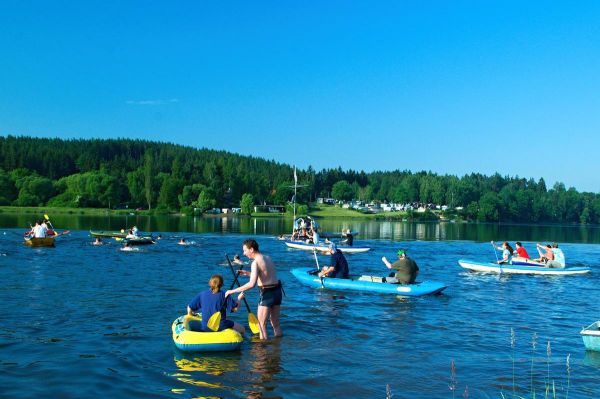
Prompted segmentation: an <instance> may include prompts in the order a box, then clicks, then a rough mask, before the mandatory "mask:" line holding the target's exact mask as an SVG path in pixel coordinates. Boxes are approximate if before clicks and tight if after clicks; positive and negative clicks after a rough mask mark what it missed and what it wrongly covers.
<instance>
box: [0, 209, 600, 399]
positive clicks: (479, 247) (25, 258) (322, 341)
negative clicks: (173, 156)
mask: <svg viewBox="0 0 600 399" xmlns="http://www.w3.org/2000/svg"><path fill="white" fill-rule="evenodd" d="M4 220H5V223H8V222H6V219H4ZM57 220H58V219H57ZM0 221H1V219H0ZM128 222H129V223H128V224H131V223H130V221H128ZM248 222H249V223H250V225H249V227H248V226H242V223H240V224H239V225H238V227H237V228H235V227H234V228H231V227H230V226H228V223H232V222H230V221H225V222H224V221H223V220H220V219H210V220H209V222H208V223H209V224H211V225H213V224H218V225H219V226H221V227H220V228H218V229H217V228H216V227H215V228H214V229H215V230H217V231H211V232H195V229H189V230H191V232H177V233H173V232H168V231H173V230H178V229H172V230H167V229H162V230H160V231H163V236H164V237H165V238H164V239H163V240H161V241H160V242H159V243H158V244H156V245H154V246H151V247H147V248H142V249H141V250H140V251H139V252H130V253H127V252H122V251H119V248H120V246H119V244H118V243H117V242H115V241H107V244H106V245H104V246H101V247H94V246H92V245H90V242H91V241H92V239H91V238H90V237H89V234H88V232H87V231H84V229H85V230H87V229H88V228H90V227H93V228H115V229H116V228H120V227H122V225H123V222H122V221H120V223H121V225H118V224H115V225H110V226H108V225H101V223H100V222H98V224H97V225H93V223H91V222H90V224H88V225H87V226H85V227H83V226H79V228H81V230H79V229H78V228H77V226H76V225H75V223H73V224H72V225H71V224H69V223H68V220H66V221H65V222H64V223H61V224H59V222H57V221H55V224H57V225H60V226H67V228H70V229H71V230H72V233H71V234H69V235H66V236H64V237H60V238H58V239H57V245H56V248H42V249H32V248H26V247H24V246H23V245H22V243H21V241H22V238H21V234H22V231H23V229H22V228H19V229H15V228H0V303H1V304H2V308H1V310H0V397H2V398H32V397H61V398H81V397H93V396H94V397H96V396H101V397H116V398H133V397H149V398H152V397H157V398H197V397H225V398H317V397H319V398H325V397H331V398H333V397H336V398H346V397H356V398H372V397H385V394H386V385H389V388H390V389H391V392H392V393H393V395H394V398H452V397H453V396H456V397H463V392H464V390H465V387H466V386H468V392H469V397H472V398H499V397H500V394H501V392H504V393H505V395H507V397H512V390H513V371H512V370H513V360H512V359H513V358H514V368H515V374H514V376H515V386H516V390H517V393H518V394H520V395H526V396H528V397H529V396H530V392H531V370H532V360H533V384H534V386H535V389H536V393H537V395H538V397H540V393H541V392H542V390H543V388H544V379H545V378H547V375H548V367H549V373H550V379H551V380H554V381H555V384H556V387H557V397H561V398H562V397H565V395H566V389H567V384H568V383H569V384H570V389H569V392H568V394H569V397H570V398H597V397H600V355H599V354H595V353H586V351H585V350H584V347H583V343H582V341H581V338H580V336H579V330H580V329H581V327H582V326H584V325H587V324H589V323H591V322H592V321H594V320H596V319H597V318H598V317H600V305H599V304H598V301H597V299H596V297H597V294H598V285H599V284H598V283H599V281H598V280H599V275H600V246H599V245H597V244H589V243H588V244H585V243H582V242H587V240H589V239H590V237H592V241H595V238H594V237H595V235H596V234H597V232H596V231H594V230H593V229H592V230H591V231H588V232H586V233H585V234H583V233H577V234H575V235H574V236H575V238H574V239H572V240H564V241H565V243H564V244H562V242H561V244H562V245H561V247H562V248H563V250H564V251H565V253H566V256H567V260H568V261H569V262H570V263H571V264H586V265H589V266H590V267H591V268H592V273H591V274H590V275H588V276H577V277H531V276H529V277H528V276H506V275H504V276H501V277H499V276H496V275H482V274H474V273H469V272H464V271H462V269H461V268H460V267H459V266H458V264H457V260H458V259H459V258H471V259H477V260H491V259H493V258H494V254H493V252H492V250H491V245H490V244H489V242H481V241H478V239H477V238H472V239H466V238H460V239H458V238H451V239H448V238H443V237H438V238H436V237H435V234H436V233H434V234H433V237H431V236H429V235H427V234H429V233H423V234H425V236H423V237H422V238H420V237H419V235H418V233H417V230H418V229H419V228H420V227H418V226H414V225H413V226H408V227H406V226H404V227H403V224H402V223H400V225H401V226H400V227H398V226H396V225H390V226H387V225H386V226H380V225H377V224H368V225H365V226H366V227H365V228H364V229H361V228H360V227H359V228H355V229H359V230H360V231H361V235H359V238H360V240H359V241H358V243H360V244H361V245H369V246H371V247H372V248H373V249H372V251H371V252H369V253H366V254H356V255H349V256H348V260H349V263H350V267H351V270H352V271H353V272H355V273H361V274H383V272H384V271H385V268H384V266H383V264H382V263H381V260H380V258H381V256H383V255H385V256H387V257H393V256H394V253H395V250H396V249H397V248H398V247H399V246H402V247H403V248H406V249H407V250H408V253H409V255H411V256H413V257H414V258H415V259H416V260H417V262H418V264H419V266H420V268H421V274H420V276H419V277H420V280H424V279H427V280H440V281H444V282H446V283H447V284H448V288H447V289H446V291H445V292H444V294H442V295H439V296H431V297H423V298H410V299H404V298H401V297H395V296H385V295H370V294H363V293H349V292H346V293H344V292H337V291H326V290H315V289H312V288H308V287H305V286H302V285H300V284H299V283H298V282H297V281H296V280H295V279H294V277H293V276H292V275H291V273H290V272H289V271H290V270H291V269H292V268H294V267H299V266H314V259H313V258H312V254H311V253H305V252H302V251H294V250H288V249H286V247H285V246H284V244H283V243H282V242H280V241H278V240H276V239H274V238H273V234H278V233H279V229H280V228H281V229H282V231H283V229H284V228H285V227H286V226H285V224H282V222H281V221H278V222H276V223H277V224H276V227H273V226H272V225H270V224H269V223H270V222H264V220H260V219H259V220H258V221H257V220H256V219H248ZM82 223H83V222H82ZM136 223H137V224H138V225H142V226H143V224H142V223H139V222H137V221H136ZM199 223H204V222H199ZM336 223H338V224H344V223H343V222H336ZM368 223H374V222H368ZM345 225H348V224H347V223H346V224H345ZM356 225H357V224H356V223H354V222H353V223H352V226H353V227H354V226H356ZM404 225H405V224H404ZM223 226H225V227H223ZM253 226H256V230H253V228H254V227H253ZM277 226H280V227H277ZM427 226H429V227H427ZM431 226H433V225H426V226H425V227H422V229H425V230H427V229H433V230H432V231H434V232H435V231H436V228H434V227H431ZM438 226H439V225H438ZM13 227H14V226H13ZM337 227H339V226H338V225H333V226H332V229H333V228H337ZM144 228H145V227H144ZM494 228H495V229H496V228H497V227H494ZM202 229H204V228H202ZM248 229H249V230H248ZM386 229H387V230H389V231H391V233H385V234H384V233H381V231H382V230H386ZM403 229H405V230H407V231H412V233H402V231H403ZM519 229H521V230H520V231H519V234H521V235H519V236H515V235H498V236H496V237H495V238H497V239H498V240H501V239H510V240H512V241H514V240H517V239H520V240H522V241H525V242H524V244H525V247H526V248H527V249H528V250H529V252H530V253H532V252H534V251H535V248H534V247H535V242H536V241H537V240H543V239H545V238H547V239H554V237H552V235H553V234H558V235H559V236H560V234H567V233H564V232H563V233H561V232H558V233H556V232H554V233H552V232H548V231H541V232H536V231H534V230H532V229H529V230H527V229H526V228H525V227H519ZM181 230H184V229H181ZM205 230H212V228H208V229H205ZM371 230H372V231H377V233H373V232H372V231H371ZM525 230H526V231H525ZM155 231H157V230H155ZM437 231H438V232H439V231H440V230H439V228H438V230H437ZM578 231H579V230H578ZM500 233H503V234H507V233H506V232H505V231H503V230H501V231H500ZM386 234H387V235H386ZM403 234H406V235H403ZM438 234H441V233H438ZM445 234H446V233H445ZM453 234H455V233H451V234H450V235H453ZM465 234H467V235H475V236H478V235H479V236H481V235H486V234H492V233H489V232H486V233H482V232H468V233H465ZM496 234H498V232H497V231H496ZM536 234H538V235H539V236H536ZM248 236H253V237H255V238H256V239H257V240H258V241H259V244H260V245H261V249H262V250H263V252H265V253H267V254H269V255H271V256H272V257H273V258H274V260H275V262H276V263H277V266H278V271H279V274H280V278H281V279H282V281H283V282H284V285H285V291H286V294H287V296H286V297H285V298H284V306H283V309H282V326H283V329H284V333H285V336H284V337H283V338H281V339H278V340H273V341H270V342H268V343H266V344H264V343H260V342H253V341H252V340H251V339H250V338H248V339H247V341H246V342H245V343H244V344H243V346H242V350H241V351H239V352H235V353H219V354H211V355H203V354H185V353H182V352H179V351H178V350H177V349H176V348H175V347H174V345H173V342H172V339H171V323H172V321H173V319H175V318H176V317H177V316H179V315H181V314H183V313H184V312H185V306H186V304H187V302H188V301H189V300H190V299H191V298H192V297H193V296H194V295H195V294H196V293H197V292H198V291H200V290H202V289H204V288H205V286H206V282H207V280H208V278H209V277H210V275H212V274H213V273H223V275H224V276H225V277H226V284H228V283H229V282H230V281H231V277H230V274H229V273H230V272H229V269H228V267H225V266H223V262H224V253H225V252H228V253H230V254H234V253H241V248H240V247H241V241H242V240H243V239H244V238H246V237H248ZM382 236H384V237H382ZM400 236H402V237H403V238H402V243H399V242H398V241H400V239H399V237H400ZM584 236H585V237H586V238H582V237H584ZM181 237H185V238H186V239H187V240H188V241H191V242H192V243H193V244H192V245H190V246H188V247H181V246H179V245H177V244H176V243H177V241H178V240H179V238H181ZM524 237H525V238H524ZM528 237H535V241H528ZM487 239H488V238H487V237H486V238H485V240H487ZM320 263H321V264H326V263H327V257H321V259H320ZM248 299H249V301H250V303H251V306H252V307H253V308H255V306H256V303H257V293H256V292H255V291H252V292H251V293H250V295H249V296H248ZM233 318H234V319H235V320H237V321H239V322H241V323H244V324H246V320H247V316H246V312H245V311H240V313H239V314H234V315H233ZM511 329H514V332H515V338H516V340H515V344H514V348H513V347H512V346H511ZM534 334H535V335H537V338H536V345H535V348H534V346H533V345H532V338H533V336H534ZM548 341H549V342H550V345H551V353H550V355H549V356H548V355H547V343H548ZM569 354H570V370H569V372H570V381H569V382H567V376H568V375H569V374H568V372H567V366H566V359H567V356H568V355H569ZM548 360H549V362H548ZM452 361H454V363H455V365H456V383H455V386H456V390H455V392H454V395H453V392H452V391H451V390H450V389H449V385H450V386H451V385H453V383H452V379H451V363H452Z"/></svg>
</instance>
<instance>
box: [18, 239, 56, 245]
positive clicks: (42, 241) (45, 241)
mask: <svg viewBox="0 0 600 399" xmlns="http://www.w3.org/2000/svg"><path fill="white" fill-rule="evenodd" d="M54 238H55V237H45V238H26V239H25V245H27V246H28V247H53V246H54Z"/></svg>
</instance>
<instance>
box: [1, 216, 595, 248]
mask: <svg viewBox="0 0 600 399" xmlns="http://www.w3.org/2000/svg"><path fill="white" fill-rule="evenodd" d="M74 212H76V211H74ZM51 216H52V215H51ZM36 217H39V215H32V214H7V213H0V227H6V228H18V227H22V228H23V229H25V228H26V227H27V226H29V225H30V223H31V221H32V220H34V219H35V218H36ZM52 222H53V224H54V225H55V226H56V227H57V228H59V229H70V230H120V229H123V228H129V227H131V226H133V225H136V226H138V227H139V228H140V229H141V230H142V231H145V232H177V231H181V232H193V233H221V234H224V233H241V234H251V235H262V234H268V235H279V234H285V233H289V232H290V231H291V229H292V220H291V218H284V217H277V216H274V217H260V218H251V217H244V216H227V217H215V216H204V217H192V216H139V215H123V216H121V215H118V216H116V215H104V216H103V215H94V216H89V215H87V216H86V215H78V214H76V213H73V214H63V215H55V216H52ZM319 223H320V224H321V230H322V231H324V232H331V233H332V234H337V233H338V232H341V231H342V230H344V229H347V228H351V229H352V230H353V231H356V232H358V233H359V235H358V237H357V239H359V240H360V239H388V240H394V241H403V240H422V241H448V240H451V241H454V240H468V241H483V242H485V241H490V240H496V241H502V240H505V239H506V240H509V241H513V240H520V241H532V242H545V241H557V242H563V243H565V242H572V243H600V228H598V227H590V226H577V225H573V226H544V225H506V224H478V223H449V222H440V223H432V222H428V223H414V222H402V221H385V220H370V219H343V218H322V219H319Z"/></svg>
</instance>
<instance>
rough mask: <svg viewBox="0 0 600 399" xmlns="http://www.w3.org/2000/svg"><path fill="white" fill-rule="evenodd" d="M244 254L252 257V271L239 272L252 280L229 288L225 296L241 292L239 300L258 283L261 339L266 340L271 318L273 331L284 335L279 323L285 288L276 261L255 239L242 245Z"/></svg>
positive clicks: (278, 335) (258, 313)
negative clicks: (261, 248) (267, 254)
mask: <svg viewBox="0 0 600 399" xmlns="http://www.w3.org/2000/svg"><path fill="white" fill-rule="evenodd" d="M242 250H243V251H244V256H246V257H248V258H250V259H252V265H251V270H250V272H247V271H244V270H241V271H240V272H239V273H240V274H241V275H244V276H249V277H250V280H249V281H248V282H247V283H246V284H244V285H242V286H241V287H238V288H236V289H234V290H228V291H227V292H226V293H225V296H229V295H231V294H235V293H238V292H239V293H240V294H239V296H238V301H241V300H242V299H244V291H248V290H249V289H251V288H253V287H254V286H255V285H258V289H259V290H260V302H259V303H258V311H257V312H256V313H257V318H258V327H259V329H260V339H262V340H266V339H267V338H268V335H267V320H271V326H272V327H273V333H274V334H275V336H276V337H280V336H281V335H283V333H282V331H281V326H280V325H279V314H280V308H281V299H282V294H283V288H282V286H281V281H280V280H279V279H278V278H277V270H276V268H275V263H273V260H272V259H271V257H270V256H266V255H263V254H262V253H261V252H260V251H259V250H258V243H257V242H256V241H255V240H253V239H248V240H245V241H244V243H243V245H242Z"/></svg>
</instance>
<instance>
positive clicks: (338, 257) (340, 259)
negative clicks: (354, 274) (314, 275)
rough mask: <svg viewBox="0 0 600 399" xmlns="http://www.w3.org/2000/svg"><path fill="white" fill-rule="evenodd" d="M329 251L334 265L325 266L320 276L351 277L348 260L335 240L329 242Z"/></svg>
mask: <svg viewBox="0 0 600 399" xmlns="http://www.w3.org/2000/svg"><path fill="white" fill-rule="evenodd" d="M329 253H330V254H331V263H332V265H331V266H325V267H323V269H322V270H321V272H319V277H331V278H349V276H348V275H349V270H348V261H347V260H346V257H345V256H344V254H343V253H342V251H340V250H339V249H337V246H336V245H335V243H333V242H332V243H331V244H329Z"/></svg>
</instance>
